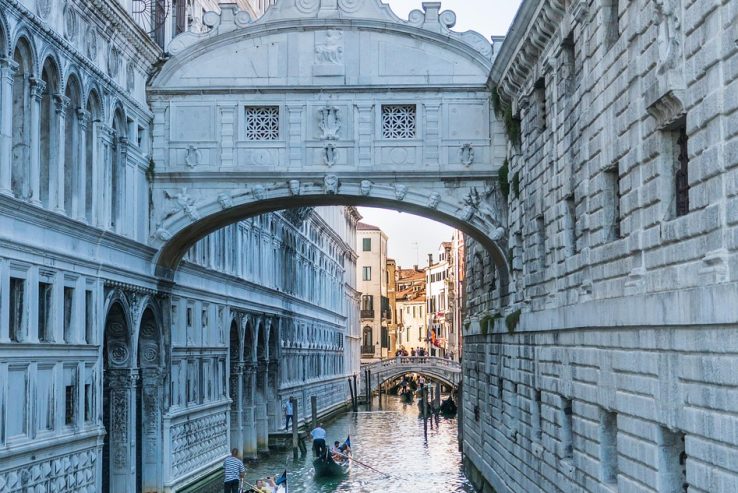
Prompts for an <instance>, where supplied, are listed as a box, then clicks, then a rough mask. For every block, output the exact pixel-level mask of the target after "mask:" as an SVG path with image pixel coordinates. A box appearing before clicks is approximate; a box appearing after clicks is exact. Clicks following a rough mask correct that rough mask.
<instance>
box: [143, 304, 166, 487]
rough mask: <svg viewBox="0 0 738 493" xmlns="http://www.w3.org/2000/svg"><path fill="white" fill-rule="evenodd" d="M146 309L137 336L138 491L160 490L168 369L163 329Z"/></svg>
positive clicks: (152, 311)
mask: <svg viewBox="0 0 738 493" xmlns="http://www.w3.org/2000/svg"><path fill="white" fill-rule="evenodd" d="M159 327H160V324H159V323H158V321H157V319H156V316H155V313H154V310H153V309H152V308H151V307H149V308H147V309H146V310H145V311H144V313H143V316H142V318H141V325H140V330H139V335H138V348H137V355H138V372H139V385H138V387H137V389H136V491H137V492H138V493H145V492H151V491H160V490H161V477H162V474H161V463H162V461H161V450H162V447H161V445H162V436H161V430H162V423H161V420H162V404H163V386H164V379H165V372H164V369H163V365H162V362H163V361H162V357H163V354H162V347H161V346H162V344H161V340H162V339H161V330H160V329H159Z"/></svg>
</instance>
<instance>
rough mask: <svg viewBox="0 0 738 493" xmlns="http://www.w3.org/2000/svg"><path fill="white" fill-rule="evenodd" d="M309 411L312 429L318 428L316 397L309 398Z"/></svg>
mask: <svg viewBox="0 0 738 493" xmlns="http://www.w3.org/2000/svg"><path fill="white" fill-rule="evenodd" d="M310 410H311V411H312V418H313V429H315V428H317V427H318V396H317V395H311V396H310Z"/></svg>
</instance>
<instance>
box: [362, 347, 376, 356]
mask: <svg viewBox="0 0 738 493" xmlns="http://www.w3.org/2000/svg"><path fill="white" fill-rule="evenodd" d="M361 354H362V355H371V356H374V346H372V345H369V346H361Z"/></svg>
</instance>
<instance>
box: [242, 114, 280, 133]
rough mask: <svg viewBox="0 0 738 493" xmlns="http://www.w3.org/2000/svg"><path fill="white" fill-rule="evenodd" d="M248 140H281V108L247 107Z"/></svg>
mask: <svg viewBox="0 0 738 493" xmlns="http://www.w3.org/2000/svg"><path fill="white" fill-rule="evenodd" d="M246 139H247V140H278V139H279V106H247V107H246Z"/></svg>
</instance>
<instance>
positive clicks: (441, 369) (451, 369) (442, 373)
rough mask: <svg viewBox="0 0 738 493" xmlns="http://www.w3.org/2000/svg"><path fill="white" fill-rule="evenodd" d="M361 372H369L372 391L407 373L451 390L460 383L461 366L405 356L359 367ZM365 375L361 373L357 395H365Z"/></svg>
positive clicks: (450, 362) (446, 360)
mask: <svg viewBox="0 0 738 493" xmlns="http://www.w3.org/2000/svg"><path fill="white" fill-rule="evenodd" d="M361 369H362V370H370V371H371V377H370V378H371V389H372V391H374V389H376V388H377V387H379V385H380V384H382V383H384V382H386V381H388V380H392V379H395V378H399V377H401V376H402V375H405V374H407V373H418V374H420V375H423V376H424V377H426V379H427V378H431V379H433V380H440V381H441V382H443V383H444V384H446V385H448V386H449V387H452V388H457V387H458V386H459V384H460V383H461V365H460V364H459V363H458V362H456V361H452V360H448V359H444V358H438V357H435V356H405V357H399V358H392V359H386V360H383V361H377V362H376V363H369V364H366V365H361ZM365 375H366V373H365V372H364V371H362V387H361V392H360V393H359V395H365V393H366V383H367V382H366V378H365Z"/></svg>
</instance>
